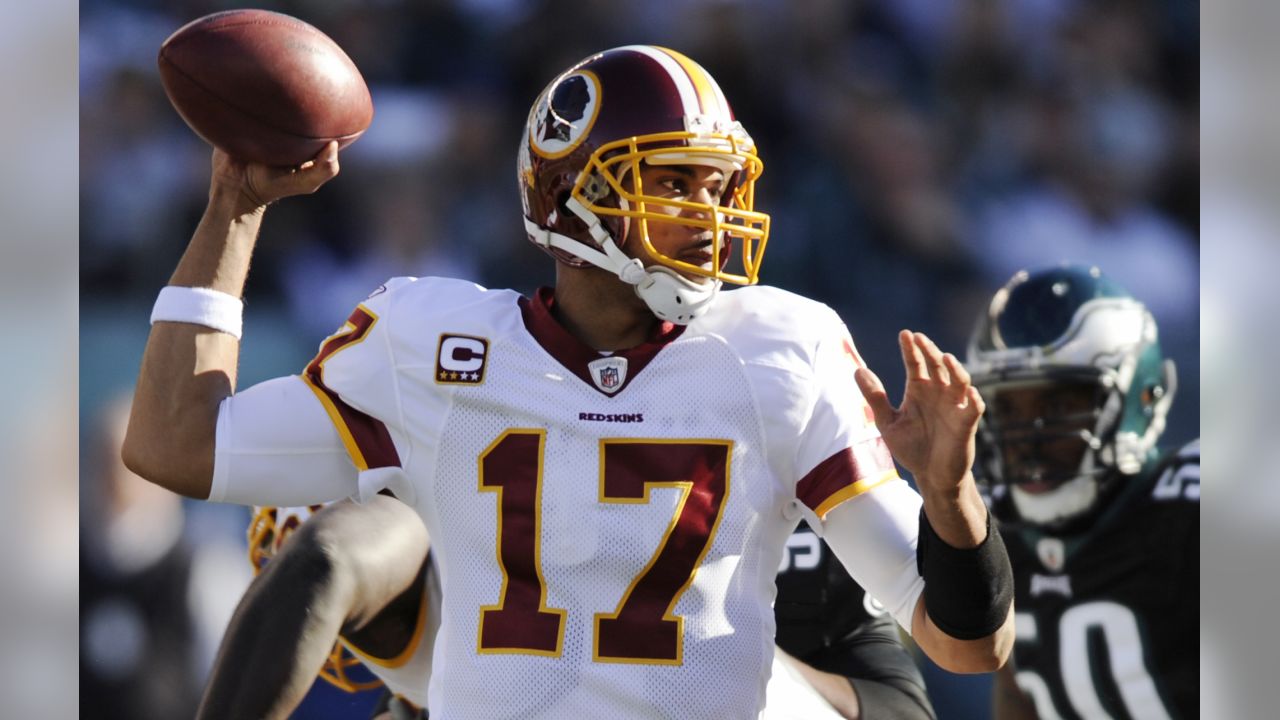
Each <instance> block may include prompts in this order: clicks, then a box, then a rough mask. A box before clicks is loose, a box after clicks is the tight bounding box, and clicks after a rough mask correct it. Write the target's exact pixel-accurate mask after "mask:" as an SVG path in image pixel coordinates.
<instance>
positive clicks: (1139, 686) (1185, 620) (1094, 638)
mask: <svg viewBox="0 0 1280 720" xmlns="http://www.w3.org/2000/svg"><path fill="white" fill-rule="evenodd" d="M1003 535H1004V539H1005V543H1006V545H1007V547H1008V550H1009V558H1010V561H1011V562H1012V564H1013V571H1014V576H1015V577H1016V579H1017V581H1016V595H1015V606H1016V610H1017V616H1016V630H1017V642H1016V644H1015V646H1014V656H1013V665H1014V669H1015V673H1016V677H1017V680H1018V685H1019V687H1021V688H1022V690H1023V692H1025V693H1026V694H1027V695H1028V696H1029V697H1030V698H1031V699H1032V700H1033V701H1034V702H1035V704H1036V708H1037V710H1038V713H1039V715H1040V717H1041V718H1045V719H1048V718H1062V719H1063V720H1067V719H1069V718H1114V719H1115V720H1121V719H1122V718H1134V719H1138V718H1191V717H1198V716H1199V699H1200V670H1199V648H1200V640H1199V628H1200V624H1199V612H1200V591H1199V587H1200V447H1199V441H1197V442H1194V443H1192V444H1191V445H1189V446H1187V447H1185V448H1183V449H1182V450H1180V451H1179V452H1177V453H1175V454H1171V455H1169V456H1166V457H1165V458H1164V459H1162V460H1161V461H1160V462H1159V463H1156V464H1155V465H1154V466H1153V467H1152V469H1151V470H1149V471H1148V472H1145V473H1143V474H1141V475H1139V476H1137V477H1135V478H1134V479H1132V480H1129V481H1127V485H1126V486H1125V487H1123V488H1122V489H1121V490H1120V491H1119V494H1118V495H1116V497H1115V498H1114V499H1113V501H1112V502H1111V503H1110V504H1109V505H1108V507H1107V508H1106V509H1105V510H1104V511H1103V513H1102V514H1101V515H1100V516H1099V517H1098V520H1097V521H1096V522H1095V523H1093V524H1092V525H1091V526H1090V527H1089V528H1088V529H1087V530H1083V531H1080V532H1079V533H1077V534H1075V535H1064V536H1054V535H1050V534H1048V533H1045V532H1044V531H1041V530H1037V529H1036V528H1034V527H1031V526H1016V525H1008V526H1005V527H1004V528H1003Z"/></svg>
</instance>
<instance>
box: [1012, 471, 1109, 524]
mask: <svg viewBox="0 0 1280 720" xmlns="http://www.w3.org/2000/svg"><path fill="white" fill-rule="evenodd" d="M1009 494H1010V496H1011V497H1012V498H1013V506H1014V507H1015V508H1017V509H1018V514H1019V515H1020V516H1022V518H1023V519H1024V520H1029V521H1031V522H1034V523H1039V524H1042V525H1043V524H1048V523H1051V522H1056V521H1058V520H1065V519H1067V518H1071V517H1075V516H1076V515H1079V514H1080V513H1082V512H1084V511H1085V510H1088V509H1089V508H1090V507H1092V506H1093V503H1094V501H1095V500H1097V499H1098V480H1097V478H1093V477H1088V476H1084V475H1081V476H1079V477H1076V478H1075V479H1073V480H1068V481H1067V482H1064V483H1062V484H1061V485H1059V486H1058V487H1056V488H1054V489H1052V490H1049V491H1047V492H1042V493H1029V492H1027V491H1026V490H1023V489H1022V488H1020V487H1018V486H1017V485H1013V486H1012V487H1010V488H1009Z"/></svg>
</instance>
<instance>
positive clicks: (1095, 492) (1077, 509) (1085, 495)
mask: <svg viewBox="0 0 1280 720" xmlns="http://www.w3.org/2000/svg"><path fill="white" fill-rule="evenodd" d="M965 364H966V367H967V368H968V370H969V372H970V374H971V375H972V376H973V383H974V385H975V386H977V388H978V390H979V391H981V392H982V395H983V398H984V399H985V400H986V403H987V411H986V413H985V414H984V416H983V419H982V421H981V424H980V426H979V431H978V446H979V452H978V458H979V460H978V465H979V467H978V470H979V474H980V475H981V476H983V477H984V479H985V481H986V482H988V483H989V484H990V486H991V492H992V498H993V501H994V503H995V507H996V509H997V512H999V513H1001V514H1004V515H1008V514H1009V513H1010V512H1012V513H1016V517H1015V518H1013V519H1020V520H1022V521H1025V522H1029V523H1032V524H1036V525H1041V526H1047V527H1051V528H1052V527H1057V528H1060V527H1062V526H1064V525H1065V524H1066V523H1069V522H1072V521H1074V520H1077V519H1080V518H1083V517H1087V516H1090V515H1091V514H1092V512H1093V511H1094V510H1095V509H1097V508H1098V507H1100V503H1101V502H1102V501H1104V499H1105V498H1106V497H1108V495H1109V494H1110V492H1111V491H1112V490H1113V489H1114V488H1115V487H1117V486H1118V484H1119V481H1120V480H1121V479H1122V478H1124V477H1127V476H1132V475H1135V474H1137V473H1138V472H1139V471H1141V469H1142V467H1143V466H1144V464H1146V462H1147V461H1148V460H1149V459H1151V458H1153V457H1154V456H1155V454H1156V441H1157V440H1158V439H1159V437H1160V433H1161V432H1163V431H1164V427H1165V418H1166V416H1167V415H1168V412H1169V406H1170V405H1171V404H1172V402H1173V396H1174V390H1175V389H1176V375H1175V370H1174V365H1173V361H1172V360H1166V359H1165V358H1164V357H1163V355H1162V353H1161V350H1160V342H1159V339H1158V334H1157V329H1156V323H1155V319H1154V318H1153V317H1152V316H1151V313H1150V312H1149V311H1148V310H1147V309H1146V307H1145V306H1143V304H1142V303H1140V302H1138V301H1137V300H1135V299H1134V298H1133V297H1132V296H1131V295H1129V293H1128V292H1126V291H1125V290H1124V289H1123V288H1121V287H1120V286H1119V285H1117V284H1116V283H1115V282H1113V281H1111V280H1110V279H1108V278H1107V277H1106V276H1104V275H1103V274H1102V273H1101V272H1100V271H1099V270H1098V269H1097V268H1092V267H1090V268H1085V267H1080V266H1071V265H1064V266H1058V267H1054V268H1051V269H1046V270H1040V271H1036V272H1028V271H1025V270H1024V271H1021V272H1019V273H1017V274H1016V275H1014V276H1013V278H1012V279H1010V280H1009V282H1008V283H1006V284H1005V286H1004V287H1002V288H1001V289H1000V290H999V291H998V292H996V294H995V296H994V297H992V299H991V302H990V304H989V305H988V306H987V310H986V312H985V313H983V315H982V316H981V317H980V318H979V320H978V324H977V327H976V328H975V330H974V333H973V336H972V338H971V339H970V342H969V347H968V356H967V358H966V363H965Z"/></svg>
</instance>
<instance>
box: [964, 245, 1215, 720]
mask: <svg viewBox="0 0 1280 720" xmlns="http://www.w3.org/2000/svg"><path fill="white" fill-rule="evenodd" d="M967 366H968V367H969V370H970V372H971V373H973V378H974V383H975V384H976V385H978V387H979V388H980V389H981V390H982V393H983V397H984V398H986V400H987V411H986V414H985V415H984V418H983V422H982V426H981V429H980V434H979V438H980V441H979V466H980V467H981V470H982V475H983V476H985V478H986V480H987V481H988V482H989V486H990V492H991V501H992V507H993V509H994V512H995V514H996V516H997V517H998V518H1000V520H1001V526H1002V528H1003V529H1004V532H1005V536H1006V538H1008V540H1007V542H1008V543H1009V555H1010V558H1011V560H1012V562H1013V568H1014V574H1015V576H1016V578H1017V582H1016V586H1017V595H1016V603H1017V607H1018V612H1017V621H1016V628H1017V643H1016V644H1015V646H1014V657H1013V661H1012V662H1011V663H1010V664H1009V665H1008V666H1006V667H1005V668H1004V669H1003V670H1001V671H1000V673H999V674H998V678H997V682H996V689H995V698H994V701H995V708H996V716H997V717H998V718H1001V719H1002V720H1003V719H1005V718H1026V717H1030V718H1034V717H1039V718H1103V717H1113V718H1120V717H1130V718H1176V717H1198V716H1199V687H1200V673H1199V612H1200V602H1199V600H1200V598H1199V591H1198V588H1199V577H1200V562H1199V561H1200V549H1199V548H1200V545H1199V541H1200V445H1199V441H1198V440H1197V441H1194V442H1192V443H1190V444H1188V445H1187V446H1185V447H1183V448H1181V449H1178V450H1175V451H1172V452H1164V453H1161V452H1159V451H1158V450H1157V448H1156V441H1157V440H1158V439H1159V437H1160V433H1161V431H1163V429H1164V426H1165V417H1166V415H1167V413H1168V412H1169V407H1170V405H1171V404H1172V402H1173V397H1174V391H1175V389H1176V377H1175V374H1174V366H1173V362H1172V361H1171V360H1166V359H1164V357H1163V355H1162V353H1161V350H1160V341H1159V338H1158V337H1157V330H1156V325H1155V320H1154V319H1153V318H1152V317H1151V314H1150V313H1149V312H1148V311H1147V310H1146V308H1145V307H1144V306H1143V305H1142V303H1140V302H1138V301H1137V300H1135V299H1134V298H1133V297H1131V296H1130V295H1129V293H1127V292H1126V291H1125V290H1124V289H1123V288H1121V287H1119V286H1118V285H1117V284H1115V283H1114V282H1112V281H1111V280H1109V279H1108V278H1107V277H1106V276H1104V275H1103V274H1102V273H1100V272H1099V271H1098V270H1097V269H1096V268H1084V267H1074V266H1061V267H1054V268H1050V269H1044V270H1040V271H1037V272H1032V273H1028V272H1020V273H1018V274H1016V275H1015V276H1014V277H1013V278H1012V279H1011V280H1010V281H1009V282H1008V283H1007V284H1006V285H1005V286H1004V287H1003V288H1002V289H1001V290H1000V291H999V292H997V293H996V294H995V296H994V298H992V300H991V302H990V305H989V306H988V308H987V311H986V313H985V314H984V315H983V316H982V317H981V318H980V320H979V322H978V326H977V329H976V331H975V334H974V336H973V339H972V341H971V343H970V345H969V354H968V360H967Z"/></svg>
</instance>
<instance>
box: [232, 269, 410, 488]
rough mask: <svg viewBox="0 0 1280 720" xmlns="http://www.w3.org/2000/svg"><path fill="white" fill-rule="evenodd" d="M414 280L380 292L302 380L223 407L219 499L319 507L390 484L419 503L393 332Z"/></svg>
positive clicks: (281, 382)
mask: <svg viewBox="0 0 1280 720" xmlns="http://www.w3.org/2000/svg"><path fill="white" fill-rule="evenodd" d="M412 282H414V279H413V278H395V279H392V280H390V281H388V282H387V283H386V284H385V285H383V286H381V287H379V288H378V289H377V290H375V291H374V292H373V294H371V295H370V296H369V297H368V298H367V299H366V300H365V301H364V302H362V303H360V304H359V305H358V306H356V308H355V310H353V311H352V313H351V315H350V317H349V318H348V319H347V322H346V323H344V324H343V326H342V327H341V328H340V329H339V330H338V331H337V332H335V333H334V334H332V335H330V336H329V337H328V338H326V339H325V340H324V341H323V342H322V343H321V344H320V349H319V351H318V352H317V354H316V356H315V358H314V359H313V360H312V361H311V362H310V363H308V364H307V367H306V369H305V370H304V371H303V372H302V373H301V374H300V375H298V376H295V377H292V378H278V379H276V380H271V381H268V382H266V383H262V384H260V385H256V386H254V387H252V388H249V389H248V390H245V391H243V392H240V393H236V394H235V395H233V396H231V397H230V398H227V399H226V400H224V401H223V404H222V406H221V407H220V409H219V413H218V433H217V448H216V451H215V461H214V481H213V488H212V492H211V495H210V499H211V500H216V501H222V502H233V503H242V504H249V505H275V506H295V505H310V504H314V503H320V502H328V501H331V500H338V499H341V498H344V497H355V498H357V499H361V500H364V499H368V498H369V497H372V496H373V495H374V494H376V493H377V492H378V491H379V490H382V489H383V488H389V489H390V490H391V491H392V492H394V493H395V494H396V495H397V496H398V497H400V499H402V500H404V501H406V502H409V503H411V504H412V502H413V499H414V498H413V488H412V486H411V484H410V483H409V482H408V479H407V477H406V476H405V475H404V473H403V471H402V470H401V460H400V452H399V447H398V445H397V443H396V440H395V439H394V438H393V430H392V428H394V427H403V422H402V418H401V416H400V412H399V393H398V388H397V378H396V375H395V356H394V353H393V352H392V339H391V333H390V331H389V329H388V326H389V324H390V323H389V322H388V316H390V314H391V313H392V311H393V305H394V302H395V300H396V291H397V290H402V289H403V288H405V287H408V286H410V284H411V283H412Z"/></svg>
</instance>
